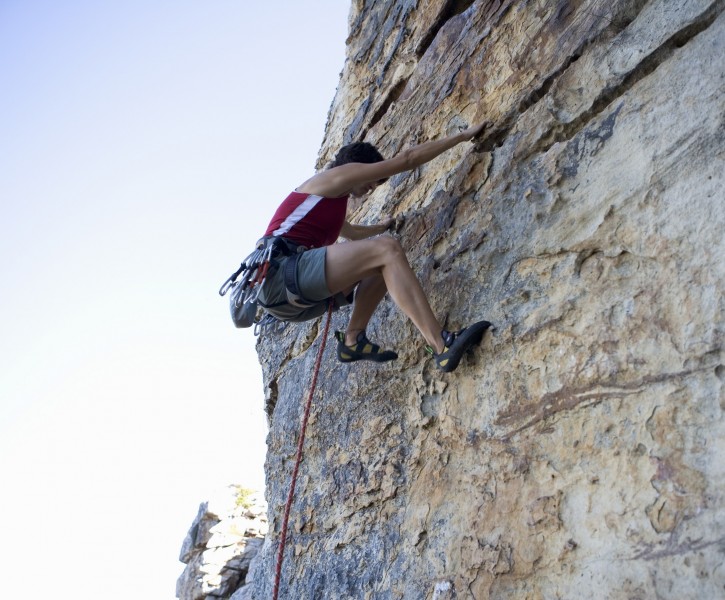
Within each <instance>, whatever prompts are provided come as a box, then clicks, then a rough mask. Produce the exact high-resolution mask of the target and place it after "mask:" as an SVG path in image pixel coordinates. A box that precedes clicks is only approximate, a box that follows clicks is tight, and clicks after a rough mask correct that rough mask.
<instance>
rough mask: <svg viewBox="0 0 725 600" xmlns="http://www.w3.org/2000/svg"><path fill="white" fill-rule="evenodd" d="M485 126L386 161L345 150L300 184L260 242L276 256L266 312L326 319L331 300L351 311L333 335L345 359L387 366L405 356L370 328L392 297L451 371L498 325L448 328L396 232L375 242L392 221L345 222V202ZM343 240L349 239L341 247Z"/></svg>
mask: <svg viewBox="0 0 725 600" xmlns="http://www.w3.org/2000/svg"><path fill="white" fill-rule="evenodd" d="M483 128H484V125H478V126H476V127H470V128H468V129H466V130H464V131H461V132H460V133H456V134H454V135H450V136H448V137H445V138H442V139H440V140H433V141H429V142H425V143H423V144H420V145H417V146H413V147H411V148H409V149H407V150H404V151H403V152H401V153H400V154H398V155H397V156H394V157H393V158H390V159H387V160H385V159H383V157H382V156H381V155H380V153H379V152H378V150H377V149H376V148H375V147H374V146H373V145H372V144H369V143H367V142H355V143H352V144H349V145H347V146H344V147H343V148H342V149H340V151H339V152H338V153H337V155H336V157H335V159H334V161H333V163H332V164H331V166H330V167H329V168H327V169H326V170H323V171H321V172H319V173H318V174H316V175H314V176H313V177H311V178H310V179H308V180H307V181H305V182H304V183H302V184H301V185H300V186H299V187H298V188H297V189H296V190H295V191H294V192H292V193H291V194H290V195H289V196H287V198H286V199H285V200H284V201H283V202H282V204H281V205H280V206H279V208H278V209H277V211H276V213H275V214H274V217H273V218H272V220H271V222H270V224H269V226H268V228H267V231H266V233H265V237H264V238H262V240H261V243H262V244H263V245H264V247H269V245H270V244H272V245H274V251H273V252H272V253H271V256H272V258H273V262H272V265H273V267H272V268H271V269H270V270H269V273H268V274H267V278H266V280H265V281H264V283H263V284H262V285H261V290H259V292H258V293H259V295H258V298H257V300H258V303H259V305H260V306H262V307H263V308H264V310H265V311H266V312H267V313H269V314H271V315H273V316H274V317H276V318H277V319H280V320H282V321H305V320H309V319H314V318H316V317H318V316H320V315H321V314H323V313H324V312H325V310H326V308H327V305H328V302H329V301H332V302H334V306H335V307H336V308H338V307H340V306H344V305H348V304H353V309H352V315H351V317H350V322H349V323H348V325H347V329H346V331H345V332H339V331H338V332H336V333H335V335H336V337H337V340H338V347H337V355H338V358H339V360H340V361H341V362H353V361H357V360H371V361H375V362H385V361H389V360H393V359H395V358H397V357H398V355H397V354H396V353H395V352H393V351H392V350H381V349H380V347H379V346H378V345H377V344H373V343H372V342H370V341H369V340H368V338H367V336H366V333H365V329H366V327H367V324H368V321H369V320H370V318H371V317H372V315H373V312H374V311H375V308H376V307H377V306H378V304H379V303H380V301H381V300H382V299H383V297H384V296H385V294H386V292H389V293H390V296H391V297H392V299H393V301H394V302H395V303H396V304H397V305H398V307H399V308H400V309H401V310H402V311H403V312H404V313H405V314H406V315H407V316H408V317H409V318H410V319H411V321H412V322H413V324H414V325H415V326H416V327H417V328H418V330H419V331H420V332H421V334H422V335H423V337H424V338H425V339H426V341H427V342H428V346H427V347H426V350H427V351H428V352H429V353H430V354H432V355H433V356H434V358H435V361H436V363H437V365H438V367H439V368H440V369H442V370H443V371H446V372H450V371H453V370H454V369H455V368H456V367H457V366H458V363H459V361H460V359H461V357H462V355H463V353H464V352H465V351H466V350H467V349H468V348H470V347H471V346H472V345H473V344H476V343H478V342H480V340H481V338H482V336H483V333H484V332H485V330H486V329H487V328H488V327H490V325H491V324H490V323H489V322H488V321H479V322H477V323H474V324H473V325H470V326H469V327H467V328H464V329H462V330H460V331H455V332H453V331H447V330H445V329H443V327H442V326H441V325H440V323H439V322H438V320H437V319H436V317H435V316H434V314H433V311H432V309H431V307H430V304H429V303H428V300H427V298H426V296H425V293H424V292H423V288H422V287H421V285H420V282H419V281H418V278H417V277H416V275H415V273H414V272H413V270H412V269H411V267H410V265H409V264H408V260H407V258H406V256H405V253H404V251H403V249H402V248H401V246H400V243H399V242H398V241H397V240H396V239H395V238H394V237H392V236H388V235H383V236H380V237H377V238H375V239H368V238H370V237H372V236H375V235H378V234H381V233H383V232H385V231H386V230H387V229H389V228H390V227H391V225H393V223H394V220H393V219H385V220H383V221H382V222H381V223H380V224H378V225H371V226H363V225H352V224H350V223H349V222H348V221H347V220H346V210H347V200H348V198H349V197H350V196H353V197H362V196H364V195H366V194H368V193H369V192H371V191H372V190H373V189H375V188H376V187H377V186H378V185H379V184H381V183H382V182H384V181H385V180H386V179H387V178H389V177H391V176H392V175H395V174H397V173H402V172H404V171H408V170H411V169H415V168H416V167H419V166H420V165H423V164H424V163H427V162H429V161H431V160H432V159H434V158H435V157H436V156H438V155H439V154H441V153H443V152H445V151H446V150H448V149H450V148H452V147H453V146H455V145H457V144H460V143H461V142H464V141H467V140H472V139H473V138H475V137H476V136H477V135H478V134H479V133H480V132H481V131H482V130H483ZM338 236H342V237H344V238H346V239H347V240H349V241H347V242H343V243H335V241H336V240H337V238H338ZM275 266H276V269H275V268H274V267H275Z"/></svg>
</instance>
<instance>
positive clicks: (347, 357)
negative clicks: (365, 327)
mask: <svg viewBox="0 0 725 600" xmlns="http://www.w3.org/2000/svg"><path fill="white" fill-rule="evenodd" d="M335 337H336V338H337V358H339V359H340V362H355V361H356V360H372V361H374V362H386V361H389V360H395V359H396V358H398V355H397V354H396V353H395V352H393V351H392V350H383V351H382V352H381V351H380V346H378V345H377V344H373V343H372V342H371V341H370V340H369V339H368V338H367V336H366V335H365V332H364V331H361V332H360V333H358V334H357V338H356V343H355V345H354V346H346V345H345V332H344V331H336V332H335Z"/></svg>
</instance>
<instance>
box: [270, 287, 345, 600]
mask: <svg viewBox="0 0 725 600" xmlns="http://www.w3.org/2000/svg"><path fill="white" fill-rule="evenodd" d="M332 308H333V302H332V300H330V301H329V303H328V308H327V319H326V321H325V331H324V333H323V334H322V340H321V341H320V349H319V350H318V351H317V360H316V361H315V370H314V371H313V373H312V381H311V383H310V391H309V393H308V395H307V404H306V406H305V413H304V416H303V418H302V426H301V428H300V437H299V440H298V442H297V457H296V458H295V466H294V469H293V470H292V482H291V484H290V489H289V494H288V495H287V504H286V505H285V507H284V517H283V519H282V532H281V533H280V540H279V548H278V550H277V568H276V570H275V575H274V588H273V591H272V600H277V596H278V594H279V581H280V578H281V575H282V560H283V559H284V547H285V544H286V542H287V525H288V524H289V514H290V510H291V509H292V501H293V500H294V497H295V487H296V486H297V474H298V473H299V470H300V463H301V462H302V447H303V445H304V443H305V432H306V431H307V422H308V421H309V418H310V409H311V408H312V396H313V395H314V394H315V388H316V387H317V376H318V374H319V372H320V364H321V363H322V353H323V352H324V351H325V343H326V342H327V334H328V333H329V331H330V320H331V317H332Z"/></svg>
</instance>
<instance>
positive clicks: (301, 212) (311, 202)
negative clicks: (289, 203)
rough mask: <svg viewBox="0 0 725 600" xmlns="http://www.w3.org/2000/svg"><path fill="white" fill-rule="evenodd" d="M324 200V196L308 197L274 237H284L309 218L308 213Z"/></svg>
mask: <svg viewBox="0 0 725 600" xmlns="http://www.w3.org/2000/svg"><path fill="white" fill-rule="evenodd" d="M322 198H323V196H314V195H312V194H310V195H309V196H307V198H305V199H304V200H303V201H302V202H301V203H300V204H299V205H298V206H297V208H295V209H294V210H293V211H292V212H291V213H290V214H289V215H288V216H287V218H286V219H285V220H284V221H283V222H282V224H281V225H280V226H279V227H278V228H277V229H275V230H274V231H273V232H272V235H284V234H285V233H288V232H289V230H290V229H292V228H293V227H294V226H295V225H297V223H299V222H300V221H301V220H302V219H304V218H305V217H306V216H307V213H309V212H310V211H311V210H312V209H313V208H315V206H317V203H318V202H319V201H320V200H322Z"/></svg>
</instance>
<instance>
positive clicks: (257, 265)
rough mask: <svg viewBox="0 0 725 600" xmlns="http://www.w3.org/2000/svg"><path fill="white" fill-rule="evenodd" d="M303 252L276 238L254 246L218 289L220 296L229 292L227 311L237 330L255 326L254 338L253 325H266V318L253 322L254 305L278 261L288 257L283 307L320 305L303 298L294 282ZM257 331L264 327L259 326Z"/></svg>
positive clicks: (303, 247) (292, 244) (285, 269)
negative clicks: (289, 305)
mask: <svg viewBox="0 0 725 600" xmlns="http://www.w3.org/2000/svg"><path fill="white" fill-rule="evenodd" d="M305 250H307V248H306V247H305V246H301V245H299V244H295V243H294V242H292V241H291V240H288V239H286V238H283V237H280V236H265V237H263V238H261V239H260V240H259V241H258V242H257V244H256V247H255V249H254V251H253V252H252V253H251V254H250V255H249V256H247V257H246V258H245V259H244V260H243V261H242V264H241V265H239V268H238V269H237V270H236V271H235V272H234V273H232V274H231V275H230V276H229V277H228V278H227V280H226V281H225V282H224V283H223V284H222V286H221V288H219V295H220V296H225V295H226V294H227V293H228V292H231V293H230V296H229V310H230V312H231V316H232V321H234V324H235V325H236V326H237V327H251V326H252V325H255V335H257V333H258V331H259V329H258V328H257V327H256V325H258V324H260V323H263V324H264V325H268V324H269V320H266V322H265V319H266V317H265V319H262V320H261V321H260V320H257V318H256V316H257V302H258V298H259V294H260V292H261V291H262V286H263V285H264V283H265V281H266V280H267V276H268V275H271V274H273V273H274V272H275V271H276V270H277V269H278V268H279V267H280V261H279V259H280V258H286V257H289V258H288V260H286V261H285V262H284V272H283V273H282V275H283V278H284V286H285V292H286V301H285V304H291V305H293V306H296V307H298V308H303V309H304V308H310V307H311V306H315V305H316V304H319V303H320V301H319V300H308V299H307V298H305V297H304V296H303V295H302V292H301V291H300V288H299V283H298V281H297V263H298V262H299V259H300V257H301V256H302V253H303V252H304V251H305ZM262 306H263V307H264V308H274V307H275V306H277V305H276V304H275V305H266V304H262ZM272 318H273V317H272ZM261 329H264V327H263V326H262V327H261Z"/></svg>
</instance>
